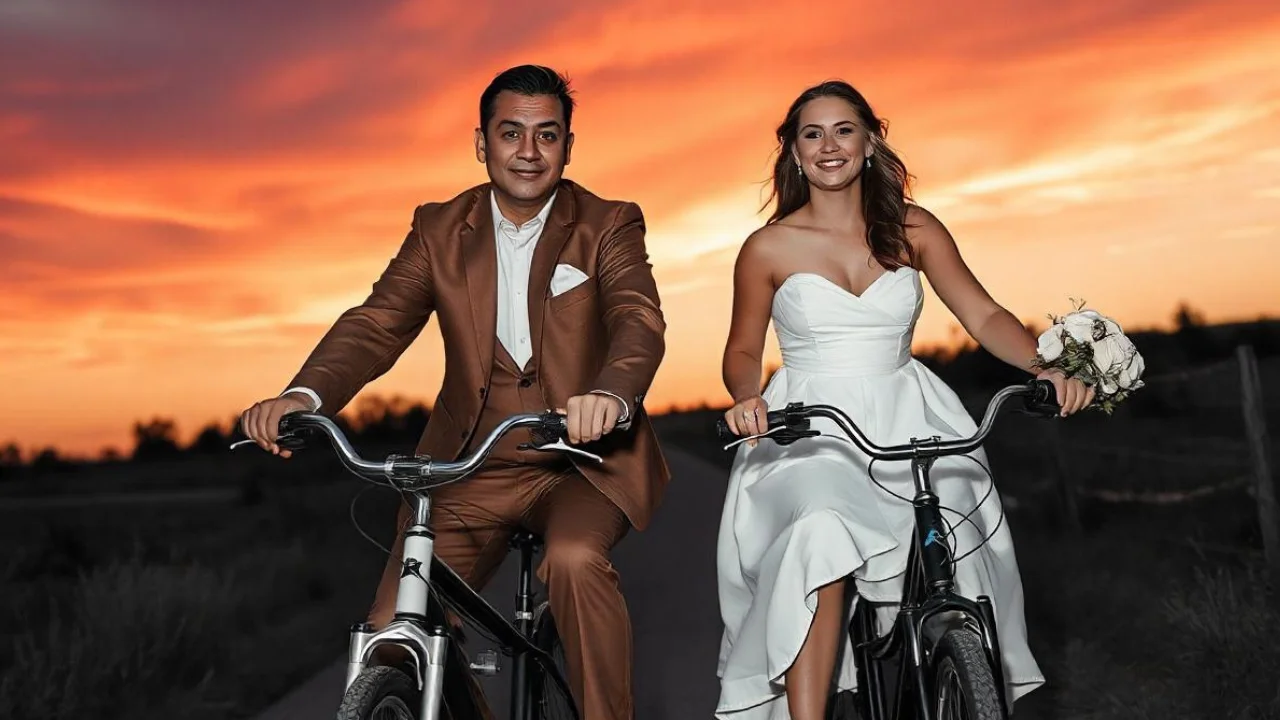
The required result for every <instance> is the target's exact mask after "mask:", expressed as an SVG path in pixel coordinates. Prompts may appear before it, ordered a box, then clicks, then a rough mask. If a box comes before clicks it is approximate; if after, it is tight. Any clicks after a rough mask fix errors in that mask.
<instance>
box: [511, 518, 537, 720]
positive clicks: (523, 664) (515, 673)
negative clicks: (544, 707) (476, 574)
mask: <svg viewBox="0 0 1280 720" xmlns="http://www.w3.org/2000/svg"><path fill="white" fill-rule="evenodd" d="M540 543H541V541H540V540H539V538H538V537H537V536H535V535H534V534H533V533H530V532H528V531H525V530H520V531H518V532H516V533H515V535H514V536H512V538H511V544H512V546H514V547H516V548H519V550H520V579H519V582H517V584H516V616H515V626H516V630H519V631H520V634H521V635H524V636H525V637H531V636H532V635H533V554H534V552H535V551H536V550H537V548H538V545H539V544H540ZM529 679H530V678H529V658H528V656H526V655H525V654H524V653H517V654H516V656H515V657H514V658H513V659H512V665H511V717H512V720H529V719H530V718H531V717H532V715H533V709H532V708H531V707H530V706H529Z"/></svg>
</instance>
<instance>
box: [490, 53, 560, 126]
mask: <svg viewBox="0 0 1280 720" xmlns="http://www.w3.org/2000/svg"><path fill="white" fill-rule="evenodd" d="M503 90H509V91H511V92H513V93H519V94H520V95H528V96H530V97H533V96H537V95H551V96H554V97H556V98H558V99H559V100H560V107H561V109H562V110H564V132H565V134H566V135H567V134H569V126H570V121H571V120H572V118H573V97H572V95H573V91H572V90H570V89H569V79H568V78H566V77H565V76H564V75H561V74H560V73H558V72H556V71H555V70H552V69H551V68H549V67H544V66H542V65H520V66H518V67H513V68H511V69H509V70H503V71H502V72H500V73H498V75H497V77H495V78H494V79H493V82H491V83H489V87H487V88H485V89H484V92H483V93H481V94H480V129H481V131H482V132H485V133H488V132H489V121H490V120H492V119H493V104H494V101H495V100H497V99H498V93H500V92H502V91H503Z"/></svg>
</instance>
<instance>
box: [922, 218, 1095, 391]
mask: <svg viewBox="0 0 1280 720" xmlns="http://www.w3.org/2000/svg"><path fill="white" fill-rule="evenodd" d="M907 223H908V233H907V236H908V239H909V240H910V241H911V243H912V246H913V247H914V248H915V250H916V253H917V257H918V258H919V259H918V262H919V264H920V270H922V271H923V272H924V274H925V275H926V276H927V277H928V278H929V284H930V285H932V286H933V289H934V290H935V291H936V292H937V293H938V298H939V299H940V300H942V302H943V304H944V305H946V306H947V308H948V309H949V310H951V312H952V314H954V315H955V316H956V319H957V320H959V321H960V324H961V325H962V326H963V327H964V329H965V331H966V332H968V333H969V336H970V337H972V338H973V339H974V340H975V341H977V343H978V344H979V345H981V346H982V347H983V348H984V349H985V350H986V351H987V352H989V353H991V354H992V355H994V356H996V357H997V358H999V359H1001V360H1003V361H1004V362H1006V363H1008V364H1010V365H1012V366H1014V367H1016V368H1021V369H1022V370H1025V371H1026V372H1028V373H1031V374H1033V375H1036V376H1037V377H1041V378H1044V379H1047V380H1051V381H1052V382H1053V384H1054V386H1055V387H1056V388H1057V390H1058V404H1060V405H1061V406H1062V408H1063V415H1070V414H1071V413H1073V412H1076V411H1078V410H1080V409H1082V408H1084V407H1085V406H1087V405H1088V404H1089V403H1090V402H1092V401H1093V394H1094V393H1093V389H1092V388H1087V387H1086V386H1085V385H1084V383H1082V382H1080V381H1079V380H1075V379H1071V380H1068V379H1067V378H1066V376H1065V375H1064V374H1063V373H1062V372H1061V371H1058V370H1052V371H1046V372H1042V371H1041V370H1040V369H1039V368H1038V367H1036V365H1035V360H1036V337H1035V336H1034V335H1032V334H1031V331H1030V330H1027V328H1026V327H1025V326H1024V325H1023V324H1022V323H1021V322H1020V321H1019V320H1018V318H1016V317H1014V315H1013V313H1011V312H1009V311H1008V310H1006V309H1005V308H1004V307H1003V306H1001V305H1000V304H999V303H997V302H996V301H995V300H994V299H992V297H991V295H990V294H989V293H987V290H986V288H984V287H982V283H980V282H978V279H977V278H976V277H974V275H973V272H972V271H970V270H969V266H968V265H966V264H965V262H964V259H963V258H962V257H960V249H959V248H958V247H956V241H955V239H954V238H952V237H951V233H950V232H948V231H947V228H946V227H945V226H944V225H943V224H942V222H941V221H939V220H938V219H937V218H936V217H934V216H933V215H932V214H931V213H930V212H929V211H927V210H925V209H924V208H921V207H918V206H912V207H911V208H910V209H909V210H908V211H907Z"/></svg>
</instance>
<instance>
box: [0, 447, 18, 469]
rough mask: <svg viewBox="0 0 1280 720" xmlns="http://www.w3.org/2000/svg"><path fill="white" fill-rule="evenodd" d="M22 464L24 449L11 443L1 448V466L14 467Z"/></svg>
mask: <svg viewBox="0 0 1280 720" xmlns="http://www.w3.org/2000/svg"><path fill="white" fill-rule="evenodd" d="M21 464H22V448H19V447H18V444H17V443H9V444H8V445H5V446H4V447H2V448H0V465H4V466H6V467H13V466H16V465H21Z"/></svg>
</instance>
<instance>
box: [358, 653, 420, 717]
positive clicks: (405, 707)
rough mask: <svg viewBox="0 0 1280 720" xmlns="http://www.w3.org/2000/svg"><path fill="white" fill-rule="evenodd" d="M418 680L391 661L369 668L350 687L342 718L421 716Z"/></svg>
mask: <svg viewBox="0 0 1280 720" xmlns="http://www.w3.org/2000/svg"><path fill="white" fill-rule="evenodd" d="M420 697H421V696H420V694H419V693H418V684H417V683H416V682H414V680H413V679H412V678H410V677H409V676H408V675H405V674H404V673H403V672H402V671H401V670H400V669H398V668H394V667H391V666H389V665H378V666H375V667H370V668H365V669H364V671H363V672H361V673H360V674H359V675H358V676H357V677H356V679H355V682H353V683H351V687H349V688H347V693H346V694H345V695H343V696H342V704H341V705H339V706H338V720H417V718H418V710H419V709H420V708H421V706H422V700H421V699H420Z"/></svg>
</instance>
